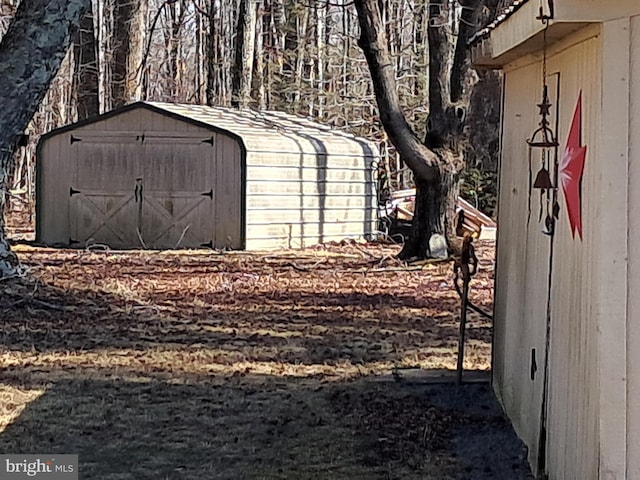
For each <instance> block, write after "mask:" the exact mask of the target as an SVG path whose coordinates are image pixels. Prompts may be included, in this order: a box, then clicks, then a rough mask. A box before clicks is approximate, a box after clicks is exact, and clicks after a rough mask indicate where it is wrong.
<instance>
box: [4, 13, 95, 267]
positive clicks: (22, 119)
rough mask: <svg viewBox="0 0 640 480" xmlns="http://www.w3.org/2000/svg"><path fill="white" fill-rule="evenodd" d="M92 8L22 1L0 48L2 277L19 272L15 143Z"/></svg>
mask: <svg viewBox="0 0 640 480" xmlns="http://www.w3.org/2000/svg"><path fill="white" fill-rule="evenodd" d="M88 6H89V0H22V2H21V3H20V6H19V7H18V10H17V12H16V15H15V17H14V19H13V21H12V22H11V25H10V26H9V30H8V31H7V33H6V34H5V36H4V37H3V38H2V42H1V43H0V99H2V110H1V111H0V277H7V276H11V275H13V274H15V272H16V269H17V267H18V262H17V258H16V257H15V255H14V254H13V253H12V252H11V249H10V247H9V242H8V241H7V238H6V230H5V220H4V207H5V203H6V197H7V190H8V188H9V181H10V179H9V172H10V170H11V164H12V160H13V154H14V151H15V149H16V145H17V141H18V139H19V138H20V135H22V133H23V132H24V130H25V129H26V128H27V125H28V123H29V121H30V120H31V117H33V115H34V113H35V112H36V110H37V109H38V106H39V105H40V102H41V101H42V99H43V97H44V96H45V94H46V93H47V88H48V87H49V84H50V83H51V80H52V79H53V77H54V76H55V74H56V73H57V71H58V68H60V64H61V63H62V61H63V59H64V57H65V55H66V52H67V50H68V48H69V45H70V43H71V38H72V35H73V34H74V31H75V29H76V28H77V25H78V23H79V20H80V17H81V16H82V15H83V14H84V12H85V11H86V9H87V7H88ZM25 59H28V61H25Z"/></svg>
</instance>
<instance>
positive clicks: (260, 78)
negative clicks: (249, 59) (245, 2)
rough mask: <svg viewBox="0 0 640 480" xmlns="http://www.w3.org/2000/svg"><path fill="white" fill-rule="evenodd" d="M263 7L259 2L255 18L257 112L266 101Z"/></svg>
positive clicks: (262, 107) (262, 108) (263, 106)
mask: <svg viewBox="0 0 640 480" xmlns="http://www.w3.org/2000/svg"><path fill="white" fill-rule="evenodd" d="M264 59H265V51H264V5H263V2H262V1H260V3H259V4H258V16H257V18H256V49H255V71H256V74H255V79H254V82H255V84H256V87H255V99H256V103H257V104H258V105H257V106H258V110H264V109H265V108H267V101H266V98H265V91H264Z"/></svg>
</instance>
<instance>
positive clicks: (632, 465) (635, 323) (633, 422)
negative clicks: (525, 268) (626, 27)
mask: <svg viewBox="0 0 640 480" xmlns="http://www.w3.org/2000/svg"><path fill="white" fill-rule="evenodd" d="M630 27H631V35H630V42H631V55H630V58H631V63H630V65H631V71H630V73H631V75H630V78H631V82H630V93H631V94H630V96H629V103H630V107H629V109H630V118H629V120H630V129H629V131H630V135H629V142H630V144H629V209H628V222H629V244H628V250H629V252H628V253H629V263H628V271H627V275H628V283H627V285H628V299H629V304H628V305H629V306H628V316H627V319H628V324H627V354H628V360H627V372H626V378H627V379H628V384H627V387H628V391H627V404H628V405H629V412H628V416H627V449H626V458H627V462H628V463H627V465H628V466H627V472H626V477H627V478H628V479H635V478H640V402H639V400H638V399H640V294H639V291H638V287H639V286H640V254H639V253H638V252H640V214H639V213H638V209H639V208H640V16H636V17H634V18H632V19H631V22H630Z"/></svg>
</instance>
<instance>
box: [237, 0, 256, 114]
mask: <svg viewBox="0 0 640 480" xmlns="http://www.w3.org/2000/svg"><path fill="white" fill-rule="evenodd" d="M255 37H256V5H255V4H254V3H253V1H252V0H240V6H239V9H238V25H237V29H236V45H235V62H234V65H233V71H232V80H231V86H232V90H231V106H232V107H235V108H239V107H240V108H244V107H246V106H247V105H248V104H249V101H250V100H251V78H252V73H253V54H254V51H255Z"/></svg>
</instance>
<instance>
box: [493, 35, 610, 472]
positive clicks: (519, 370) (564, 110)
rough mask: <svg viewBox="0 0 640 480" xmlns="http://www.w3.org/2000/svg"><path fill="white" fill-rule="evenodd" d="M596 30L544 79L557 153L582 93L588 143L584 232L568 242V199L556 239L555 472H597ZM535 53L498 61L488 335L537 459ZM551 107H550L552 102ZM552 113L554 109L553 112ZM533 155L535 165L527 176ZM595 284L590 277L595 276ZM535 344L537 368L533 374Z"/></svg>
mask: <svg viewBox="0 0 640 480" xmlns="http://www.w3.org/2000/svg"><path fill="white" fill-rule="evenodd" d="M600 45H601V38H600V36H599V29H598V28H592V27H590V28H589V29H587V30H583V31H580V32H578V33H576V34H574V35H573V36H572V37H570V38H569V39H567V40H566V41H563V42H562V43H561V44H557V45H555V46H554V47H553V48H552V49H550V55H549V62H548V76H549V77H548V83H549V84H550V85H552V88H551V94H552V102H554V103H555V99H554V98H553V97H555V88H554V87H553V84H554V78H556V77H554V74H556V73H558V72H559V73H560V102H559V105H558V106H557V107H558V115H559V117H558V118H559V137H560V144H561V147H560V152H559V153H560V155H561V154H562V149H563V147H564V144H565V142H566V138H567V131H568V128H569V124H570V122H571V119H572V115H573V110H574V108H575V104H576V100H577V98H578V93H579V91H580V90H582V93H583V139H584V143H586V144H587V145H588V149H589V150H588V155H587V163H586V168H585V176H584V179H583V223H584V239H583V241H582V242H581V241H580V240H578V239H572V238H571V233H570V229H569V226H568V220H567V213H566V205H565V201H564V198H563V197H562V194H560V196H559V204H560V208H561V212H560V220H559V221H558V222H557V227H556V235H555V240H554V242H555V243H554V246H553V249H554V251H553V259H554V261H553V267H552V271H553V273H552V277H551V278H552V289H551V292H552V294H551V299H550V301H551V339H550V346H551V348H550V351H549V361H550V365H551V368H550V370H549V383H548V385H549V387H548V388H549V395H548V405H547V410H546V413H547V448H546V452H547V454H546V457H545V461H546V464H547V468H546V470H547V471H548V472H549V473H550V478H552V479H567V478H580V479H581V480H582V479H587V480H588V479H591V478H598V477H597V472H598V423H597V419H598V385H599V378H598V369H597V361H598V337H597V325H596V319H597V316H596V315H595V313H594V311H593V308H592V304H591V299H592V295H591V294H590V292H592V288H593V280H592V278H593V275H592V273H593V269H594V267H593V264H594V256H596V255H597V248H598V247H599V239H600V237H599V235H600V230H599V227H600V225H599V224H598V219H599V205H600V201H601V199H600V190H599V189H600V184H599V178H600V177H599V169H601V168H604V167H603V165H602V162H599V161H598V151H599V148H598V139H599V123H596V119H597V118H599V113H600V111H599V108H600V101H601V95H600ZM541 76H542V71H541V63H540V56H529V57H527V58H524V59H520V60H519V61H518V62H517V63H513V64H511V65H508V66H507V67H505V105H504V134H503V153H502V166H501V178H500V210H499V224H500V231H499V237H498V242H499V244H498V260H497V262H498V263H497V275H496V277H497V282H496V321H495V340H494V384H495V387H496V390H497V393H498V395H499V396H500V398H501V400H502V402H503V404H504V406H505V409H506V411H507V412H508V414H509V415H510V417H511V419H512V421H513V424H514V427H515V428H516V430H517V432H518V434H519V435H520V436H521V437H522V438H523V440H524V441H525V443H527V445H528V446H529V460H530V462H531V464H532V466H533V467H534V469H535V468H536V466H537V460H538V447H539V440H540V439H539V432H540V421H541V406H542V392H543V384H544V361H545V356H544V355H545V338H546V335H545V332H546V322H547V292H548V288H547V287H548V282H549V254H550V248H551V240H550V237H548V236H546V235H544V234H543V233H542V232H541V230H542V227H543V225H542V224H541V223H539V222H538V209H539V203H538V202H539V193H538V192H537V191H535V190H534V191H533V192H532V194H531V216H530V219H529V223H528V225H527V217H528V204H529V202H528V195H529V194H528V190H529V186H528V184H529V166H528V148H527V145H526V143H525V141H526V139H527V138H528V137H529V136H530V135H531V134H532V133H533V131H534V130H535V128H537V123H538V121H539V116H538V109H537V107H536V104H537V103H539V102H540V95H541ZM555 108H556V106H555V105H554V109H555ZM554 117H555V115H554ZM539 167H540V165H539V162H535V163H534V165H532V167H531V169H532V175H533V178H535V174H536V172H537V171H538V169H539ZM596 281H597V280H596ZM533 349H535V361H536V364H537V371H536V372H535V374H534V378H533V380H532V379H531V375H532V357H533V356H534V354H533Z"/></svg>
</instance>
